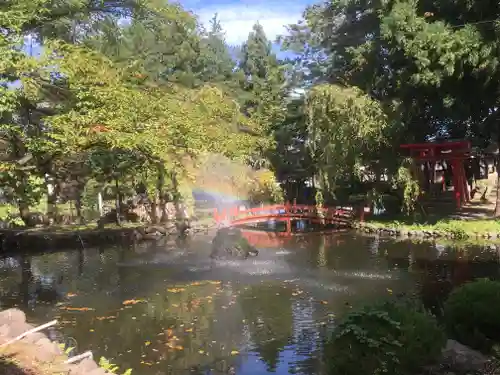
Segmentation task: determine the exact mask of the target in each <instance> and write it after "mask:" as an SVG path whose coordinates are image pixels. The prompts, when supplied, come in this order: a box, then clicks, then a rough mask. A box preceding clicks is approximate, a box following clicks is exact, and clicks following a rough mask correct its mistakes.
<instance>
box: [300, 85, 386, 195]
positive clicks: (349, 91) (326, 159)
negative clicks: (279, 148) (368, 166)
mask: <svg viewBox="0 0 500 375" xmlns="http://www.w3.org/2000/svg"><path fill="white" fill-rule="evenodd" d="M306 108H307V124H308V135H309V144H310V150H311V153H312V157H313V160H315V161H316V162H317V168H318V169H319V170H320V172H321V175H322V176H323V178H322V181H321V182H322V183H323V185H324V186H322V188H323V189H324V190H327V191H328V190H330V191H332V192H333V191H334V190H335V188H336V186H337V183H338V182H339V181H346V180H348V179H349V178H350V177H351V176H353V175H358V174H359V169H360V167H361V166H363V165H364V164H365V163H368V162H370V161H371V159H372V158H373V157H374V154H375V153H376V152H377V151H378V150H379V149H380V148H381V146H382V145H383V143H384V142H385V139H384V131H385V129H386V128H387V127H388V119H387V116H386V115H385V113H384V111H383V109H382V107H381V106H380V104H379V103H378V102H377V101H375V100H373V99H371V98H369V97H368V96H367V95H364V94H363V93H362V91H361V90H359V89H356V88H343V87H340V86H337V85H328V84H323V85H318V86H316V87H314V88H313V89H311V91H310V93H309V95H308V96H307V101H306Z"/></svg>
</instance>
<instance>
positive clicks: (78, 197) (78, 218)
mask: <svg viewBox="0 0 500 375" xmlns="http://www.w3.org/2000/svg"><path fill="white" fill-rule="evenodd" d="M82 190H83V186H82V184H78V186H77V190H76V197H75V208H76V222H77V223H78V224H82V223H83V216H82Z"/></svg>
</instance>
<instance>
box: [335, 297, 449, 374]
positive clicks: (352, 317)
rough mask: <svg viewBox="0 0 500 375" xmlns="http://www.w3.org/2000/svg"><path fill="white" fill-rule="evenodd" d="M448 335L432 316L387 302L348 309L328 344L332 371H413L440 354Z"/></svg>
mask: <svg viewBox="0 0 500 375" xmlns="http://www.w3.org/2000/svg"><path fill="white" fill-rule="evenodd" d="M444 342H445V337H444V335H443V332H442V331H441V330H440V328H439V327H438V325H437V322H436V321H435V320H434V319H433V317H432V316H430V315H428V314H426V313H425V312H422V311H420V310H418V309H416V308H415V307H413V306H410V305H406V304H398V303H394V302H385V303H383V304H379V305H373V306H367V307H365V308H363V309H362V310H360V311H357V312H352V313H349V314H348V315H347V316H346V318H345V319H344V320H343V321H342V322H341V323H340V324H339V325H338V326H337V328H336V329H335V331H334V333H333V336H332V338H331V340H330V341H329V342H328V343H327V345H326V348H325V355H326V356H327V364H328V369H329V373H330V374H332V375H333V374H339V375H340V374H342V375H350V374H353V375H354V374H356V375H357V374H394V375H404V374H413V373H415V371H418V370H419V369H420V368H421V367H422V366H425V365H428V364H431V363H432V362H433V361H435V360H437V359H438V358H439V355H440V354H441V349H442V347H443V345H444Z"/></svg>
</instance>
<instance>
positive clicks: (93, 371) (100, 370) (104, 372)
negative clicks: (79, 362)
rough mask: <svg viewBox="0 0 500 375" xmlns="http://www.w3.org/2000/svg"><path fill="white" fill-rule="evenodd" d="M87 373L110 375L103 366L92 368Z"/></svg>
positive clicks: (89, 374) (91, 374)
mask: <svg viewBox="0 0 500 375" xmlns="http://www.w3.org/2000/svg"><path fill="white" fill-rule="evenodd" d="M86 375H109V373H107V372H106V370H104V369H103V368H101V367H99V368H96V369H95V370H92V371H90V372H88V373H87V374H86Z"/></svg>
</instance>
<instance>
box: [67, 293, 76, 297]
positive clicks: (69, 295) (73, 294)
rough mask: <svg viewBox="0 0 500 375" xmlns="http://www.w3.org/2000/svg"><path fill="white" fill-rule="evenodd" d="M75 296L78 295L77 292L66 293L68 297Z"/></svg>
mask: <svg viewBox="0 0 500 375" xmlns="http://www.w3.org/2000/svg"><path fill="white" fill-rule="evenodd" d="M75 296H76V294H75V293H68V294H66V297H75Z"/></svg>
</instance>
